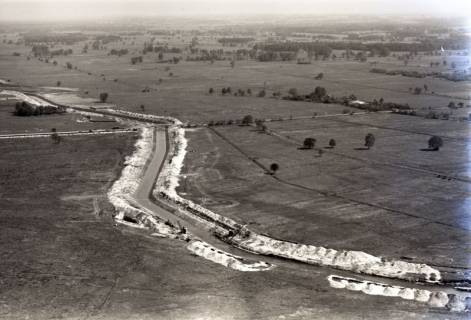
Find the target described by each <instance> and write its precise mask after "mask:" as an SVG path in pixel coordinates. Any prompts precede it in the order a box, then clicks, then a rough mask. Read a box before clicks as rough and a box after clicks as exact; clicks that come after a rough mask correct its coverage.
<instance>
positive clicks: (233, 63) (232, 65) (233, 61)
mask: <svg viewBox="0 0 471 320" xmlns="http://www.w3.org/2000/svg"><path fill="white" fill-rule="evenodd" d="M234 67H235V60H234V59H232V60H231V68H232V69H234Z"/></svg>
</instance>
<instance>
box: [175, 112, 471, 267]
mask: <svg viewBox="0 0 471 320" xmlns="http://www.w3.org/2000/svg"><path fill="white" fill-rule="evenodd" d="M444 124H445V122H443V121H440V120H426V119H420V118H417V117H409V116H400V115H393V114H368V115H357V116H342V117H335V118H325V119H321V118H318V119H309V120H295V121H283V122H272V123H268V128H269V130H271V132H272V134H264V133H260V132H258V131H257V130H255V128H253V127H238V126H236V127H231V128H227V127H226V128H217V129H216V132H217V133H218V134H219V135H217V134H215V132H214V131H212V130H210V129H200V130H196V131H192V132H190V133H188V136H189V138H190V148H191V151H190V152H189V153H188V158H187V159H188V160H187V167H186V170H185V173H186V174H187V176H186V179H185V184H183V185H182V187H181V191H182V192H184V193H186V194H187V196H189V197H191V198H193V199H194V200H195V201H197V202H200V203H203V204H204V205H206V206H209V207H211V208H212V209H214V210H215V211H216V212H218V213H221V214H224V215H229V216H231V217H233V218H235V219H236V220H239V221H240V222H242V223H245V224H249V225H251V226H252V227H253V228H254V229H257V230H260V231H262V232H266V233H269V234H271V235H273V236H275V237H278V238H283V239H288V240H293V241H299V242H303V243H312V244H316V245H326V246H329V247H333V248H342V249H352V250H363V251H367V252H371V253H375V254H378V255H385V256H387V257H393V258H401V257H404V256H405V257H406V258H408V259H411V260H414V261H417V262H426V263H431V264H434V265H456V266H457V265H459V266H463V267H468V266H469V253H470V252H469V244H470V241H471V238H470V237H469V221H470V217H469V190H470V189H469V188H470V185H469V184H470V181H471V179H470V178H471V177H470V172H469V148H468V146H467V144H468V138H467V137H468V135H469V128H468V126H467V124H460V125H458V123H453V122H447V123H446V124H450V126H449V127H447V126H444ZM369 132H372V133H373V134H374V135H375V136H376V144H375V146H374V147H373V148H372V149H371V150H362V149H363V148H362V147H363V139H364V136H365V135H366V134H367V133H369ZM432 134H439V135H444V136H446V137H447V138H445V146H444V147H443V148H442V149H441V150H440V151H439V152H427V151H422V150H421V149H424V148H427V140H428V137H429V135H432ZM306 137H314V138H316V139H317V147H318V149H320V150H322V151H323V153H322V155H319V152H318V150H300V149H299V148H300V147H301V146H302V141H303V140H304V138H306ZM331 138H334V139H335V140H336V141H337V146H336V147H335V149H329V148H326V147H327V146H328V141H329V139H331ZM252 159H256V161H257V163H259V164H261V165H262V166H263V167H265V168H268V167H269V166H270V164H271V163H278V164H279V166H280V169H279V171H278V172H277V174H276V176H277V178H278V179H274V178H273V177H272V176H270V175H266V174H265V173H264V169H262V168H261V167H260V166H258V165H257V164H256V163H254V162H253V161H252ZM443 176H446V178H444V177H443Z"/></svg>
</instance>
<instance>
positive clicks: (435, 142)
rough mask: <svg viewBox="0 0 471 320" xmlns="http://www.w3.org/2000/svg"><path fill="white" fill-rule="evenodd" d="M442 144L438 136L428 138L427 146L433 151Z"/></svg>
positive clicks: (438, 148)
mask: <svg viewBox="0 0 471 320" xmlns="http://www.w3.org/2000/svg"><path fill="white" fill-rule="evenodd" d="M442 146H443V140H442V138H440V137H439V136H433V137H431V138H430V139H429V140H428V147H429V149H431V150H433V151H438V150H440V148H441V147H442Z"/></svg>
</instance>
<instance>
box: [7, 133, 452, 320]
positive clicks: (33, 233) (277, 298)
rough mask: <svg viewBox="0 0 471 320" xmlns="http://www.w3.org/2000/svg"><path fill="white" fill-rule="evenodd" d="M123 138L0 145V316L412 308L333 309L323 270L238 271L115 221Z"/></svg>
mask: <svg viewBox="0 0 471 320" xmlns="http://www.w3.org/2000/svg"><path fill="white" fill-rule="evenodd" d="M133 141H134V138H133V137H131V136H128V135H122V136H119V135H113V136H106V137H87V138H83V137H80V138H78V137H74V138H68V139H67V141H66V142H64V143H61V144H59V145H54V146H53V148H50V145H51V142H50V141H49V139H40V140H29V141H28V140H22V141H21V142H20V143H18V142H17V141H15V142H5V141H2V142H1V145H0V151H1V153H0V154H1V156H0V164H1V166H0V168H1V169H0V174H1V176H2V180H1V185H0V194H1V195H2V207H1V208H2V209H1V210H0V235H1V236H0V239H1V243H2V246H1V247H0V268H1V270H2V274H1V278H0V279H1V284H2V290H1V292H0V301H1V308H0V317H1V318H3V319H25V318H28V317H29V318H31V319H52V318H65V319H80V318H84V317H86V318H87V319H194V317H195V316H197V317H200V318H203V319H212V318H214V319H218V318H224V319H254V318H257V319H273V318H277V317H278V316H280V315H284V316H286V317H291V316H293V315H296V314H298V315H302V316H303V317H308V318H311V319H313V318H317V319H320V318H322V317H323V315H325V313H326V312H327V313H329V314H331V315H332V316H334V317H340V318H344V317H347V318H354V317H355V313H356V312H357V310H358V308H361V309H362V310H363V311H364V312H368V313H371V315H372V317H380V316H381V314H384V313H388V314H389V315H390V316H391V318H392V319H403V318H404V317H414V316H418V315H420V314H421V313H422V312H424V308H423V307H420V306H416V305H414V304H413V303H411V302H407V301H404V302H403V301H396V302H394V303H391V302H388V303H385V300H387V298H385V297H373V298H370V297H365V296H361V295H360V296H358V295H356V294H354V293H351V294H350V293H347V295H348V296H349V297H350V299H351V301H350V303H349V304H344V305H343V306H338V303H337V301H339V300H342V299H344V296H345V293H342V292H341V291H338V290H336V289H333V288H325V286H324V285H322V283H323V282H324V281H325V277H326V276H327V274H328V270H323V269H313V268H312V267H310V266H297V267H294V268H293V267H292V266H291V264H289V263H286V264H285V265H284V266H283V267H281V266H280V267H279V268H276V269H275V270H273V271H270V272H266V273H265V272H262V273H257V272H256V273H249V274H247V273H241V272H239V271H235V270H231V269H228V268H225V267H223V266H219V265H217V264H214V263H212V262H209V261H206V260H204V259H202V258H200V257H196V256H193V255H190V254H189V251H188V250H187V249H186V248H185V246H184V245H183V243H182V242H175V241H173V240H169V239H156V238H151V237H148V236H145V235H144V234H142V233H140V232H138V231H134V229H127V228H121V227H117V226H115V223H114V222H113V220H112V219H111V213H112V212H111V208H110V205H109V204H108V203H107V201H106V200H105V198H104V196H105V192H106V191H107V190H108V188H109V184H110V182H112V181H113V180H115V179H116V178H117V175H118V174H119V172H120V168H121V165H120V164H121V162H122V161H123V160H124V155H125V154H129V153H130V151H131V149H132V143H133ZM94 203H95V205H97V207H95V206H94ZM97 208H98V210H97ZM281 279H283V280H281ZM267 292H270V293H269V294H267ZM313 292H315V293H316V299H313V298H312V294H313ZM366 300H368V303H365V301H366ZM352 305H354V306H355V307H354V308H352ZM293 306H294V307H293ZM320 306H322V307H320ZM399 309H400V310H399ZM228 314H229V315H233V314H237V316H230V317H227V315H228ZM436 316H437V318H440V319H445V318H449V315H445V314H440V313H436ZM457 318H459V317H457Z"/></svg>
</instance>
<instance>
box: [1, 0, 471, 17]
mask: <svg viewBox="0 0 471 320" xmlns="http://www.w3.org/2000/svg"><path fill="white" fill-rule="evenodd" d="M335 13H341V14H345V13H352V14H406V15H416V14H423V15H448V16H449V15H461V16H463V15H465V14H468V15H470V18H471V0H271V1H269V0H201V1H200V0H0V20H3V21H7V20H51V19H61V20H70V19H77V18H88V19H96V18H109V17H113V16H135V15H146V16H152V15H156V16H158V15H206V14H211V15H229V14H230V15H248V14H335Z"/></svg>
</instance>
